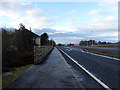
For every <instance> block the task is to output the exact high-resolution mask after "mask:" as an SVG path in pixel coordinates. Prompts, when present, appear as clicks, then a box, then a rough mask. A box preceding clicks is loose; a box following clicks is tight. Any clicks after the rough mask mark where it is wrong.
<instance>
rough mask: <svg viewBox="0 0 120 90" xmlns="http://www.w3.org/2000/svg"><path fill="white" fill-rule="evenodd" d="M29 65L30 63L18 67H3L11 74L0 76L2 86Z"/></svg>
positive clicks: (7, 83)
mask: <svg viewBox="0 0 120 90" xmlns="http://www.w3.org/2000/svg"><path fill="white" fill-rule="evenodd" d="M31 65H32V64H30V65H26V66H22V67H19V68H4V70H5V71H9V72H12V74H11V75H9V76H2V88H5V87H7V86H8V85H9V84H10V83H11V82H12V81H13V80H14V79H15V78H17V77H18V76H19V75H20V74H22V73H23V72H24V71H25V70H26V69H28V68H29V67H30V66H31Z"/></svg>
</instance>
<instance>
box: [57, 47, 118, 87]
mask: <svg viewBox="0 0 120 90" xmlns="http://www.w3.org/2000/svg"><path fill="white" fill-rule="evenodd" d="M58 48H59V49H61V50H62V51H64V52H65V53H66V54H67V55H69V56H70V57H71V58H73V59H74V60H76V61H77V62H78V63H79V64H80V65H81V66H83V67H84V68H85V69H86V70H88V71H89V72H90V73H92V74H93V75H94V76H95V77H97V78H98V79H99V80H101V81H102V82H103V83H104V84H105V85H107V86H108V87H110V88H118V87H119V84H120V83H119V81H120V79H119V78H118V76H119V75H120V74H119V73H120V72H118V70H119V65H120V64H119V63H120V61H119V60H114V59H109V58H105V57H101V56H96V55H91V54H89V53H84V52H83V51H82V50H81V49H80V48H72V47H58ZM87 83H89V82H87Z"/></svg>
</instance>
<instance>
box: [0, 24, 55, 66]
mask: <svg viewBox="0 0 120 90" xmlns="http://www.w3.org/2000/svg"><path fill="white" fill-rule="evenodd" d="M1 29H2V65H3V67H18V66H23V65H27V64H31V63H33V62H34V53H33V51H34V46H37V44H36V42H35V40H36V38H37V37H41V45H42V46H44V45H45V46H48V45H53V46H55V45H56V44H55V42H54V41H53V40H49V36H48V35H47V33H43V34H42V35H41V36H38V35H37V34H35V33H33V32H32V31H31V30H28V29H26V28H25V26H24V25H23V24H20V28H19V29H18V30H17V29H15V30H14V32H13V31H12V32H11V31H8V30H5V29H4V28H1Z"/></svg>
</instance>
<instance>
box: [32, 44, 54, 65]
mask: <svg viewBox="0 0 120 90" xmlns="http://www.w3.org/2000/svg"><path fill="white" fill-rule="evenodd" d="M52 49H53V47H52V46H34V64H39V63H40V62H42V61H43V60H44V58H45V57H46V56H47V55H48V54H49V53H50V51H51V50H52Z"/></svg>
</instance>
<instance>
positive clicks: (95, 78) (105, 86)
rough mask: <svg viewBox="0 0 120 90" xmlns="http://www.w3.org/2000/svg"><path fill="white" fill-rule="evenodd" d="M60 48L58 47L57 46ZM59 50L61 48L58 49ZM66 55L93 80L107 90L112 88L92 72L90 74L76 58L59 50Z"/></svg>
mask: <svg viewBox="0 0 120 90" xmlns="http://www.w3.org/2000/svg"><path fill="white" fill-rule="evenodd" d="M59 49H60V48H59ZM60 50H61V49H60ZM61 51H62V52H63V53H64V54H65V55H66V56H68V57H69V58H70V59H71V60H72V61H73V62H74V63H75V64H77V65H78V66H79V67H80V68H82V69H83V70H84V71H85V72H86V73H87V74H88V75H90V76H91V77H92V78H93V79H94V80H96V81H97V82H98V83H99V84H100V85H102V86H103V87H104V88H106V89H107V90H112V89H111V88H109V87H108V86H107V85H105V84H104V83H103V82H102V81H100V80H99V79H98V78H97V77H95V76H94V75H93V74H91V73H90V72H89V71H88V70H87V69H85V68H84V67H83V66H81V65H80V64H79V63H78V62H77V61H76V60H74V59H73V58H71V57H70V56H69V55H68V54H66V53H65V52H64V51H63V50H61Z"/></svg>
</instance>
